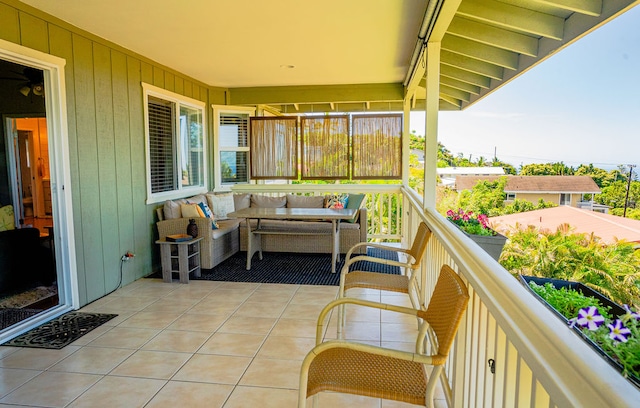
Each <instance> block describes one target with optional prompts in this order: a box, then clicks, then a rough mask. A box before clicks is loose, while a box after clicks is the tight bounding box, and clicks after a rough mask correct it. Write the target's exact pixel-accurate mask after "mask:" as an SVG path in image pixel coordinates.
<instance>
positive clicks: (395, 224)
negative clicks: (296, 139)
mask: <svg viewBox="0 0 640 408" xmlns="http://www.w3.org/2000/svg"><path fill="white" fill-rule="evenodd" d="M400 189H401V186H400V185H396V184H393V185H392V184H238V185H235V186H234V187H233V192H234V193H256V194H266V195H271V196H277V195H283V194H302V195H325V194H342V193H359V194H365V195H366V200H365V206H366V208H367V218H368V221H369V231H368V233H367V234H368V239H369V241H399V240H400V239H401V238H402V224H401V222H402V194H401V190H400Z"/></svg>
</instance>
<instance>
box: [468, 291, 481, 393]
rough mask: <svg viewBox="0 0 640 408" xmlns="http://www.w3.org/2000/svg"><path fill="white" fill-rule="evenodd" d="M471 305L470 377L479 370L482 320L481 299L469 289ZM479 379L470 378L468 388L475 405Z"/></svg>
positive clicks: (469, 309) (469, 308)
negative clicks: (479, 332)
mask: <svg viewBox="0 0 640 408" xmlns="http://www.w3.org/2000/svg"><path fill="white" fill-rule="evenodd" d="M469 296H470V299H469V306H468V309H467V313H468V314H469V315H470V316H471V328H470V331H469V332H468V333H470V334H471V341H470V342H469V343H471V344H470V348H469V352H468V354H467V356H466V358H467V359H468V360H469V375H470V378H475V376H476V373H477V372H478V354H477V352H478V342H479V339H478V324H479V321H480V314H479V312H480V311H479V309H480V300H479V298H478V296H477V295H476V294H475V292H474V291H472V290H469ZM477 384H478V382H477V381H473V380H470V381H469V385H468V387H469V388H468V389H467V400H468V401H469V402H470V405H475V403H476V400H475V398H476V385H477Z"/></svg>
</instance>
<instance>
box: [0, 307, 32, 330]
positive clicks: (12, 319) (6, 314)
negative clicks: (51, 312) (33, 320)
mask: <svg viewBox="0 0 640 408" xmlns="http://www.w3.org/2000/svg"><path fill="white" fill-rule="evenodd" d="M40 312H42V310H41V309H19V308H12V307H11V308H6V309H0V330H3V329H6V328H7V327H9V326H13V325H14V324H16V323H18V322H21V321H23V320H25V319H28V318H30V317H31V316H35V315H37V314H38V313H40Z"/></svg>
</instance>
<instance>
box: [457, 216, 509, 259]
mask: <svg viewBox="0 0 640 408" xmlns="http://www.w3.org/2000/svg"><path fill="white" fill-rule="evenodd" d="M447 219H448V220H449V221H451V222H452V223H453V224H455V225H456V226H457V227H458V228H460V230H461V231H462V232H464V233H465V235H466V236H468V237H469V238H471V240H472V241H473V242H475V243H476V244H478V245H479V246H480V247H481V248H482V249H483V250H484V251H485V252H487V253H488V254H489V255H491V257H492V258H493V259H495V260H496V261H497V260H498V259H500V254H501V253H502V248H503V247H504V244H505V242H507V237H505V236H504V235H501V234H498V233H497V232H496V231H495V230H493V229H492V228H491V227H490V226H489V217H487V215H486V214H478V215H476V214H474V213H473V211H464V210H463V209H462V208H460V209H458V211H457V212H456V211H453V210H449V211H447Z"/></svg>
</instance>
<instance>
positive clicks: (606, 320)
mask: <svg viewBox="0 0 640 408" xmlns="http://www.w3.org/2000/svg"><path fill="white" fill-rule="evenodd" d="M520 280H521V282H522V283H523V284H524V285H525V287H526V288H527V289H529V290H530V291H531V292H532V293H533V294H534V295H535V296H536V297H537V298H538V299H539V300H540V301H542V302H543V303H544V304H545V305H546V306H547V307H548V308H550V309H551V310H552V311H553V312H554V313H555V314H556V316H558V317H559V318H560V319H562V320H563V321H564V322H566V323H567V324H568V326H569V327H570V328H572V329H573V330H574V331H575V332H576V333H578V334H579V335H580V337H582V339H583V340H585V341H586V342H587V343H588V344H590V345H591V346H592V347H593V348H594V349H595V350H596V351H597V352H599V353H600V354H601V355H602V356H603V357H604V358H605V359H606V360H607V361H608V362H609V363H610V364H611V365H613V366H614V367H616V368H617V369H618V370H620V372H621V373H622V375H623V376H624V377H626V378H627V379H629V380H630V381H631V382H632V383H633V384H635V385H636V386H637V387H640V314H639V313H638V312H637V311H633V310H631V308H630V307H629V306H627V305H624V306H620V305H618V304H617V303H615V302H612V301H611V300H610V299H608V298H606V297H605V296H603V295H602V294H601V293H599V292H597V291H595V290H593V289H591V288H589V287H588V286H585V285H583V284H582V283H579V282H571V281H564V280H560V279H549V278H539V277H533V276H523V275H520Z"/></svg>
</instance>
